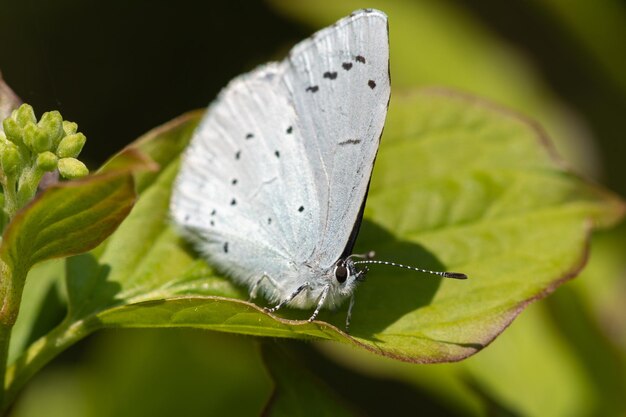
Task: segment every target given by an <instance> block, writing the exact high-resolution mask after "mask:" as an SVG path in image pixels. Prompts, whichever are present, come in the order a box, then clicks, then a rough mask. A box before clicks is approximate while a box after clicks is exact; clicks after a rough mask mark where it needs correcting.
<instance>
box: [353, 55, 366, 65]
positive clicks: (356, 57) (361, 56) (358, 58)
mask: <svg viewBox="0 0 626 417" xmlns="http://www.w3.org/2000/svg"><path fill="white" fill-rule="evenodd" d="M354 59H355V60H356V62H360V63H361V64H365V57H364V56H363V55H357V56H355V57H354Z"/></svg>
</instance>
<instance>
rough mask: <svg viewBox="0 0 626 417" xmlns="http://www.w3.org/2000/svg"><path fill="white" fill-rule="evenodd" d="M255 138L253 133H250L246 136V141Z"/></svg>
mask: <svg viewBox="0 0 626 417" xmlns="http://www.w3.org/2000/svg"><path fill="white" fill-rule="evenodd" d="M253 137H254V135H253V134H252V133H248V134H247V135H246V139H252V138H253Z"/></svg>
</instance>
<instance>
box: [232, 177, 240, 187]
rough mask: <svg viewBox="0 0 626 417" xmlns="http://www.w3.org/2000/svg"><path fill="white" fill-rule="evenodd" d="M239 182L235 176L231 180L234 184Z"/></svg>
mask: <svg viewBox="0 0 626 417" xmlns="http://www.w3.org/2000/svg"><path fill="white" fill-rule="evenodd" d="M237 182H239V181H238V180H237V178H233V179H232V181H231V182H230V183H231V184H232V185H237Z"/></svg>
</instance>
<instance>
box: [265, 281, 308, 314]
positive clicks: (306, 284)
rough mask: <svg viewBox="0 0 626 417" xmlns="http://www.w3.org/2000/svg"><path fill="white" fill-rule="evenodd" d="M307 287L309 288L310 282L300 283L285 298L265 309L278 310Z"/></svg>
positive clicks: (271, 311) (269, 310)
mask: <svg viewBox="0 0 626 417" xmlns="http://www.w3.org/2000/svg"><path fill="white" fill-rule="evenodd" d="M309 288H311V286H310V284H309V283H308V282H305V283H304V284H302V285H300V286H299V287H298V288H296V290H295V291H294V292H292V293H291V294H289V297H287V298H285V299H284V300H282V301H281V302H280V303H278V304H276V305H275V306H274V307H272V308H268V309H266V310H267V311H268V312H270V313H273V312H274V311H276V310H278V309H279V308H282V307H283V306H284V305H285V304H287V303H289V302H290V301H291V300H293V299H294V298H296V297H297V296H298V294H300V293H301V292H302V291H304V290H308V289H309Z"/></svg>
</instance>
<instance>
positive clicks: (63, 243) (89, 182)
mask: <svg viewBox="0 0 626 417" xmlns="http://www.w3.org/2000/svg"><path fill="white" fill-rule="evenodd" d="M137 164H138V166H139V164H140V161H137ZM134 200H135V196H134V190H133V181H132V177H131V176H130V174H129V173H128V172H127V171H121V170H120V171H119V172H111V173H106V174H101V175H94V176H91V177H87V178H84V179H82V180H77V181H71V182H64V183H57V184H55V185H53V186H51V187H49V188H47V189H46V191H45V192H43V193H42V194H41V195H39V196H38V197H37V198H36V199H35V200H33V201H32V202H31V203H30V204H29V205H28V206H26V207H25V208H24V209H22V210H20V211H19V212H18V213H17V214H16V216H15V218H14V219H13V221H12V222H11V223H10V224H9V226H8V227H7V229H6V231H5V234H4V236H3V241H2V246H1V247H0V254H3V255H7V256H8V258H9V259H11V264H13V265H21V266H30V265H34V264H35V263H37V262H40V261H43V260H45V259H50V258H56V257H60V256H69V255H74V254H77V253H81V252H84V251H86V250H89V249H91V248H93V247H95V246H96V245H97V244H99V243H100V242H102V240H103V239H104V238H106V237H107V236H108V235H109V234H110V233H111V232H112V231H113V230H115V228H116V227H117V226H118V225H119V223H120V222H121V221H122V220H123V219H124V217H126V215H127V214H128V212H129V211H130V209H131V207H132V205H133V203H134Z"/></svg>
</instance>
